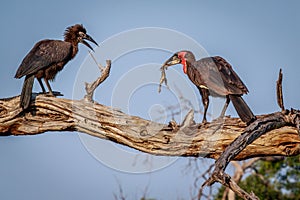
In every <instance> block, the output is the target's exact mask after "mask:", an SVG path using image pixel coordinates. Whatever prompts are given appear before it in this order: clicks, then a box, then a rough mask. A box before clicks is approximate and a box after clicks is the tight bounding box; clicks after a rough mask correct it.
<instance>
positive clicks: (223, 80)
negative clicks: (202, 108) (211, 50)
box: [194, 56, 248, 95]
mask: <svg viewBox="0 0 300 200" xmlns="http://www.w3.org/2000/svg"><path fill="white" fill-rule="evenodd" d="M194 66H195V67H196V69H197V71H199V74H200V76H201V79H202V82H203V83H204V86H206V87H207V88H208V89H209V90H211V91H212V92H214V93H216V94H218V95H228V94H239V95H242V94H246V93H248V89H247V87H246V86H245V84H244V83H243V82H242V80H241V79H240V78H239V77H238V75H237V74H236V73H235V72H234V71H233V69H232V67H231V65H230V64H229V63H228V62H227V61H226V60H225V59H223V58H222V57H220V56H215V57H208V58H203V59H201V60H199V61H196V62H195V64H194ZM202 87H203V86H202Z"/></svg>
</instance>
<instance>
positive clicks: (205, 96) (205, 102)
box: [199, 88, 209, 124]
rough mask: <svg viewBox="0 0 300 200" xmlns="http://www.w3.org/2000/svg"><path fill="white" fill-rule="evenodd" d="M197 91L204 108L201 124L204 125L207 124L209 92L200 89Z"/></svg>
mask: <svg viewBox="0 0 300 200" xmlns="http://www.w3.org/2000/svg"><path fill="white" fill-rule="evenodd" d="M199 91H200V94H201V97H202V103H203V106H204V113H203V119H202V123H203V124H205V123H206V122H207V119H206V114H207V109H208V105H209V91H208V90H207V89H204V88H200V89H199Z"/></svg>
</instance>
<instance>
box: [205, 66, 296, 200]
mask: <svg viewBox="0 0 300 200" xmlns="http://www.w3.org/2000/svg"><path fill="white" fill-rule="evenodd" d="M276 91H277V103H278V105H279V107H280V108H281V112H278V113H273V114H272V115H268V116H265V117H262V118H259V119H257V120H256V121H254V122H253V123H252V124H250V125H249V126H248V127H246V129H245V130H244V132H243V133H242V134H241V135H239V136H238V137H237V138H236V139H235V140H234V141H233V142H232V143H230V145H229V146H227V147H226V149H225V151H224V152H223V153H222V154H221V155H220V157H219V158H218V159H217V161H216V163H215V169H214V171H213V173H212V174H211V176H210V178H209V179H208V180H206V181H205V182H204V184H203V185H202V187H201V189H200V192H199V193H200V194H201V193H202V189H203V188H204V187H205V186H206V185H212V184H214V183H215V182H219V183H221V184H223V185H224V186H226V187H228V188H230V189H231V190H233V191H234V192H235V193H236V194H237V195H239V196H240V197H242V198H243V199H251V200H256V199H258V197H257V196H255V194H253V193H250V194H249V193H247V192H245V191H244V190H243V189H242V188H240V187H239V186H238V185H237V184H236V182H235V181H234V180H233V179H232V178H231V177H230V176H229V175H228V174H226V173H225V169H226V167H227V165H228V164H229V162H230V161H231V160H233V159H234V158H235V157H236V156H237V155H238V154H239V153H240V152H241V151H243V150H244V149H245V148H246V147H247V146H249V145H250V144H252V143H253V142H254V141H255V140H256V139H258V138H260V137H261V136H262V135H264V134H266V133H267V132H270V131H272V130H276V129H280V128H282V127H285V126H293V127H296V129H297V131H298V134H299V133H300V127H299V124H300V122H299V121H300V111H298V110H294V109H291V111H288V110H285V109H284V104H283V95H282V71H281V69H280V71H279V76H278V80H277V82H276ZM298 146H299V145H298Z"/></svg>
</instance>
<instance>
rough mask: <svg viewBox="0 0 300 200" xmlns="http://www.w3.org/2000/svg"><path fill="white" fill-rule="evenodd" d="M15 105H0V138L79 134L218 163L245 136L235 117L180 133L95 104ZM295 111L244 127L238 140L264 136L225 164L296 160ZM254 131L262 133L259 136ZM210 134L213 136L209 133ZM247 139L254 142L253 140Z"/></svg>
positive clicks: (40, 99)
mask: <svg viewBox="0 0 300 200" xmlns="http://www.w3.org/2000/svg"><path fill="white" fill-rule="evenodd" d="M19 101H20V97H13V98H9V99H1V100H0V136H7V135H34V134H40V133H44V132H47V131H80V132H83V133H87V134H90V135H92V136H95V137H99V138H102V139H107V140H111V141H114V142H117V143H120V144H123V145H126V146H128V147H132V148H134V149H137V150H140V151H143V152H147V153H150V154H155V155H165V156H189V157H198V156H201V157H207V158H214V159H217V158H218V157H220V154H221V153H223V151H224V150H225V148H226V147H227V146H228V148H233V149H234V146H232V145H229V144H230V143H231V142H232V141H233V140H234V139H235V138H237V137H238V136H239V135H240V134H241V133H243V132H245V128H246V126H245V124H244V123H243V122H242V121H241V120H240V119H239V118H229V117H226V119H225V121H224V124H223V126H221V127H220V128H219V129H217V130H216V128H217V127H219V122H212V123H208V124H207V125H205V126H201V127H200V128H198V125H197V124H195V125H191V126H190V127H185V128H182V127H181V126H179V125H175V124H174V125H173V126H171V127H170V126H168V125H166V124H160V123H156V122H152V121H149V120H145V119H142V118H139V117H136V116H130V115H127V114H125V113H123V112H121V111H119V110H116V109H113V108H110V107H107V106H104V105H101V104H98V103H96V102H95V103H89V102H86V101H83V100H68V99H62V98H55V97H48V96H45V95H37V96H36V98H35V101H33V102H32V103H31V106H30V112H24V111H22V109H21V108H19V107H18V105H19ZM294 112H295V111H293V112H289V114H284V113H281V112H279V113H273V114H269V115H262V116H258V118H259V119H260V120H259V121H258V122H257V123H254V124H252V125H251V126H250V127H248V128H247V131H246V132H245V133H244V134H243V135H244V136H246V135H247V134H248V136H249V137H250V136H251V134H249V133H251V131H254V133H255V134H256V135H257V136H258V135H262V134H263V132H265V134H264V135H263V136H261V137H260V138H259V139H257V140H256V141H254V142H253V143H252V144H251V145H249V146H247V147H246V148H245V149H244V150H243V151H241V152H240V153H238V152H236V153H235V154H233V155H231V154H229V155H230V158H229V159H232V158H234V159H235V160H242V159H246V158H251V157H257V156H273V155H282V156H292V155H298V154H299V153H300V139H299V136H298V132H297V129H296V128H295V126H294V125H293V123H294V122H293V121H292V120H295V119H297V118H295V117H294V116H295V114H294ZM291 118H292V119H291ZM295 121H296V120H295ZM276 124H277V125H276ZM272 125H273V126H272ZM259 127H261V128H260V130H261V132H259V131H258V130H259ZM280 127H281V128H280ZM262 128H263V129H262ZM272 129H273V130H272ZM212 132H215V133H214V134H211V133H212ZM251 138H252V139H254V137H253V136H252V137H250V139H251ZM237 142H241V143H244V145H245V146H246V145H247V144H248V143H247V142H246V140H241V141H240V139H239V140H236V143H237ZM237 154H238V155H237ZM235 155H237V156H236V157H235ZM223 161H224V162H225V163H224V162H220V161H219V162H217V166H219V167H222V166H226V161H228V159H226V160H223Z"/></svg>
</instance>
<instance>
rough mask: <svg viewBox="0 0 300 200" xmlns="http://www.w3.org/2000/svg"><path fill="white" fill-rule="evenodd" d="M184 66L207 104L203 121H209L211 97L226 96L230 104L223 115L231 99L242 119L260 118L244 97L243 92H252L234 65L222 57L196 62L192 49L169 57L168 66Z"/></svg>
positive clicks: (184, 69) (252, 119) (184, 70)
mask: <svg viewBox="0 0 300 200" xmlns="http://www.w3.org/2000/svg"><path fill="white" fill-rule="evenodd" d="M179 63H180V64H182V65H183V72H184V73H185V74H187V75H188V77H189V79H190V80H191V81H192V82H193V83H194V84H195V85H196V87H197V88H198V90H199V92H200V94H201V97H202V102H203V106H204V116H203V120H202V123H205V122H206V121H207V120H206V113H207V109H208V104H209V96H210V95H211V96H215V97H226V103H225V105H224V107H223V109H222V112H221V115H220V117H223V116H224V114H225V111H226V109H227V107H228V104H229V102H230V101H232V103H233V106H234V107H235V109H236V111H237V113H238V115H239V116H240V118H241V119H242V120H243V121H244V122H245V123H247V124H250V123H251V122H252V121H254V120H255V119H256V117H255V116H254V115H253V113H252V111H251V110H250V108H249V107H248V105H247V104H246V102H245V101H244V100H243V98H242V95H243V94H247V93H248V89H247V87H246V86H245V84H244V83H243V82H242V80H241V79H240V78H239V77H238V75H237V74H236V73H235V72H234V71H233V69H232V67H231V65H230V64H229V63H228V62H227V61H226V60H225V59H224V58H222V57H220V56H215V57H207V58H202V59H200V60H198V61H196V59H195V56H194V54H193V53H192V52H190V51H180V52H177V53H175V54H174V55H173V56H172V57H171V58H169V59H168V60H167V61H166V62H165V63H164V66H171V65H176V64H179Z"/></svg>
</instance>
